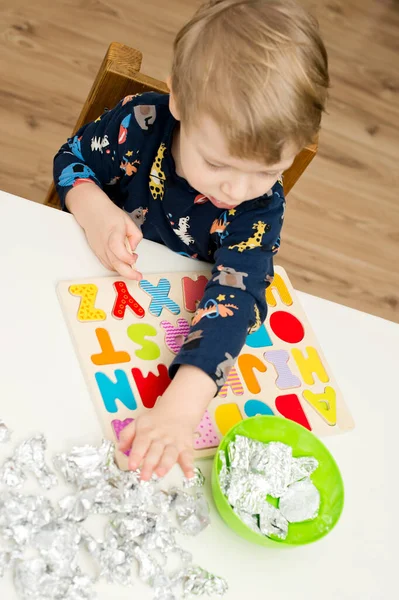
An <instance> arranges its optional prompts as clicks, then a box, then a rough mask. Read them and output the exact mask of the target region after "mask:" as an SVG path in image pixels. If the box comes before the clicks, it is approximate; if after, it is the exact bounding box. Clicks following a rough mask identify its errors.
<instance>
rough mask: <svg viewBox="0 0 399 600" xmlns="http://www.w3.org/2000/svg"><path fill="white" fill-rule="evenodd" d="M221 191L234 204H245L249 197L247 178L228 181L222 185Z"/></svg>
mask: <svg viewBox="0 0 399 600" xmlns="http://www.w3.org/2000/svg"><path fill="white" fill-rule="evenodd" d="M221 190H222V192H223V194H225V195H226V196H228V197H229V198H230V200H233V202H243V201H244V200H246V199H247V198H249V195H248V191H249V190H248V180H247V178H246V177H242V176H241V177H235V178H234V179H231V180H230V181H226V182H224V183H223V184H222V186H221Z"/></svg>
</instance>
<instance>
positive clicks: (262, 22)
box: [171, 0, 329, 164]
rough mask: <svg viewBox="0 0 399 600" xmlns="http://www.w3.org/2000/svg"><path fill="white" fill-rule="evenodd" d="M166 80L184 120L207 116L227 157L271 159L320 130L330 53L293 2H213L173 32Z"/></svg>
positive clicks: (186, 122) (314, 25)
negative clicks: (218, 131) (225, 147)
mask: <svg viewBox="0 0 399 600" xmlns="http://www.w3.org/2000/svg"><path fill="white" fill-rule="evenodd" d="M171 85H172V90H173V94H174V97H175V101H176V104H177V107H178V110H179V112H180V117H181V121H182V123H183V124H184V125H185V126H187V127H189V126H191V125H193V124H196V123H197V122H198V118H199V117H201V116H204V115H207V116H210V117H212V118H213V119H214V120H215V121H216V123H217V124H218V125H219V127H220V129H221V131H222V133H223V135H224V136H225V139H226V141H227V144H228V149H229V152H230V154H231V155H232V156H235V157H237V158H246V159H249V160H256V161H259V162H263V163H265V164H274V163H277V162H278V161H280V160H281V158H282V152H283V149H284V146H285V145H286V144H287V143H294V144H295V149H296V150H299V149H301V148H302V147H303V146H305V145H306V144H307V143H310V142H311V141H312V140H313V139H314V136H315V135H316V133H317V131H318V130H319V128H320V121H321V114H322V112H323V110H324V106H325V102H326V98H327V88H328V86H329V77H328V61H327V53H326V49H325V47H324V44H323V42H322V40H321V38H320V35H319V32H318V27H317V22H316V21H315V20H314V19H313V18H312V17H311V16H310V15H309V14H308V13H307V12H306V11H305V10H304V9H303V8H302V7H301V6H299V5H298V4H297V3H296V2H294V1H293V0H211V1H210V2H207V3H206V4H204V5H203V6H201V7H200V8H199V10H198V11H197V12H196V14H195V15H194V16H193V18H192V19H191V21H189V23H187V24H186V25H185V26H184V27H183V28H182V29H181V31H180V32H179V33H178V34H177V36H176V39H175V43H174V57H173V65H172V75H171Z"/></svg>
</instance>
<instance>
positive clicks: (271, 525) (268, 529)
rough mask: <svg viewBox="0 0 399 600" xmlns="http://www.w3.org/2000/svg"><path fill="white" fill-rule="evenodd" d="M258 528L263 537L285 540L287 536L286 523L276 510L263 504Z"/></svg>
mask: <svg viewBox="0 0 399 600" xmlns="http://www.w3.org/2000/svg"><path fill="white" fill-rule="evenodd" d="M259 527H260V530H261V532H262V533H263V535H267V536H268V537H269V536H271V535H273V536H276V537H278V538H280V539H282V540H285V538H286V537H287V534H288V521H287V519H286V518H285V517H284V516H283V515H282V514H281V512H280V511H279V509H278V508H275V507H274V506H272V505H271V504H270V503H269V502H265V503H264V505H263V507H262V510H261V511H260V514H259Z"/></svg>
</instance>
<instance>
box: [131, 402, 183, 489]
mask: <svg viewBox="0 0 399 600" xmlns="http://www.w3.org/2000/svg"><path fill="white" fill-rule="evenodd" d="M164 408H165V407H161V408H157V406H155V407H154V408H152V409H151V410H150V411H148V412H146V413H145V414H143V415H141V416H140V417H138V418H137V419H136V420H135V421H133V422H132V423H130V425H128V426H127V427H126V428H125V429H124V430H123V431H122V432H121V436H120V443H119V450H121V451H122V452H125V451H127V450H129V448H131V451H130V455H129V461H128V466H129V469H130V470H132V471H134V470H135V469H137V468H138V467H140V466H141V465H142V469H141V479H142V480H144V481H148V480H149V479H150V478H151V475H152V474H153V472H155V473H156V474H157V475H159V476H160V477H163V476H164V475H166V473H168V471H169V470H170V469H171V468H172V467H173V465H174V464H175V463H176V462H177V463H178V464H179V465H180V467H181V468H182V471H183V473H184V475H185V476H186V477H192V476H193V475H194V471H193V460H194V449H193V442H194V429H193V427H192V425H191V423H190V422H184V421H182V420H181V419H180V418H179V417H178V415H177V414H176V413H175V412H174V411H173V412H172V411H168V410H164Z"/></svg>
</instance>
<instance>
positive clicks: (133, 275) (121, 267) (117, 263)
mask: <svg viewBox="0 0 399 600" xmlns="http://www.w3.org/2000/svg"><path fill="white" fill-rule="evenodd" d="M111 264H112V268H113V270H114V271H116V272H117V273H119V275H122V277H125V278H126V279H132V280H134V281H141V280H142V278H143V276H142V274H141V273H139V271H136V270H135V269H132V267H131V266H130V265H127V264H126V263H124V262H122V261H121V260H119V259H117V258H116V257H114V259H113V261H112V262H111Z"/></svg>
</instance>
